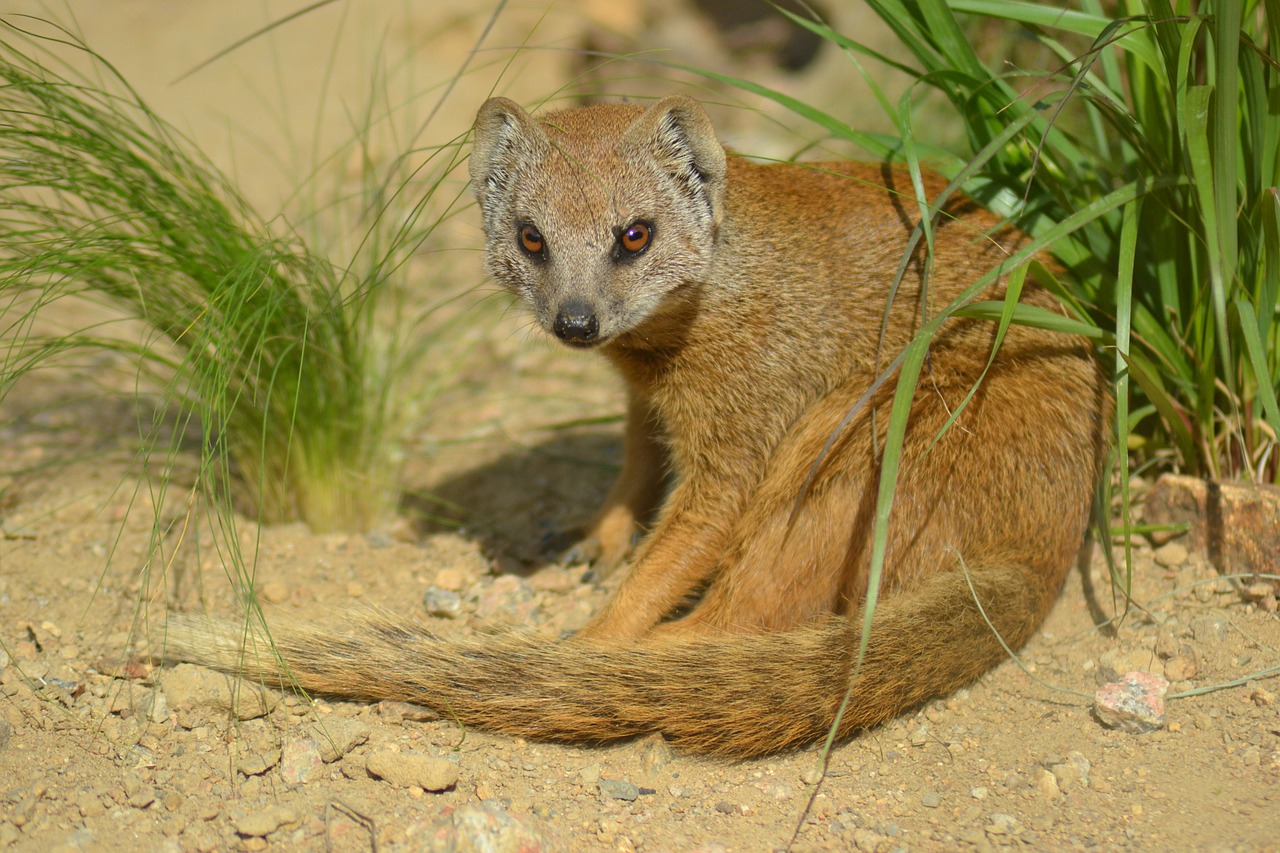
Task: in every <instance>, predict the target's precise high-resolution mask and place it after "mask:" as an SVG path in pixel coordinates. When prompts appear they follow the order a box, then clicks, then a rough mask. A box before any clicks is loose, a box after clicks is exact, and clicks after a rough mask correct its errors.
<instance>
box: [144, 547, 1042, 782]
mask: <svg viewBox="0 0 1280 853" xmlns="http://www.w3.org/2000/svg"><path fill="white" fill-rule="evenodd" d="M969 580H971V581H972V583H973V589H972V590H971V589H970V587H969V582H968V581H966V578H965V576H964V575H963V574H961V573H960V572H958V571H955V572H946V573H944V574H941V575H939V576H936V577H934V578H933V579H931V580H929V581H928V582H926V583H925V585H924V586H923V588H921V589H919V590H917V591H915V592H913V593H906V594H900V595H898V596H895V597H894V598H891V599H889V600H888V601H886V602H883V603H882V604H881V605H880V607H879V608H878V609H877V612H876V615H875V621H874V625H873V627H872V630H871V637H870V640H869V643H868V647H867V653H866V656H865V658H864V660H863V662H862V666H861V668H860V670H859V671H858V672H857V675H856V680H854V679H855V675H854V670H855V665H856V662H857V655H858V647H859V643H860V639H861V629H860V626H859V625H855V624H853V623H852V622H851V621H848V620H834V619H833V620H829V621H828V622H826V623H825V624H822V625H819V626H815V627H806V628H800V629H796V630H793V631H787V632H782V633H773V634H743V635H721V636H715V637H707V638H705V639H699V640H691V641H687V642H675V641H666V642H662V643H657V642H654V643H640V644H636V645H627V646H620V647H613V646H601V645H594V644H589V643H586V642H578V641H572V640H570V641H561V642H551V641H547V640H545V639H543V638H540V637H537V636H535V635H532V634H528V633H517V632H511V633H504V634H494V635H487V636H478V637H475V638H471V639H466V640H461V641H459V640H453V639H450V640H442V639H440V638H438V637H436V636H435V635H433V634H431V633H430V632H429V631H427V630H426V629H425V628H423V627H420V626H416V625H406V624H402V623H399V622H397V621H393V620H392V619H391V618H390V617H387V616H384V615H379V614H359V615H355V616H353V617H352V618H351V619H350V620H348V621H347V622H346V624H343V625H342V626H340V627H341V631H333V630H326V629H323V628H317V627H315V626H311V625H306V624H302V623H291V622H281V621H277V620H274V619H273V620H272V621H271V635H272V641H273V643H274V644H275V648H276V651H277V652H278V653H279V656H280V658H282V659H283V660H284V661H285V662H286V665H287V668H288V674H289V681H288V682H286V683H291V684H296V685H297V686H300V687H302V688H303V689H305V690H307V691H309V692H312V693H315V694H317V695H327V696H337V697H345V698H350V699H361V700H373V701H377V700H383V699H391V700H399V701H407V702H414V703H417V704H420V705H424V706H426V707H429V708H431V709H434V710H436V711H437V712H439V713H441V714H442V715H445V716H448V717H452V718H455V719H457V720H459V721H460V722H462V723H463V724H465V725H468V726H473V727H476V728H479V729H483V730H485V731H492V732H503V733H507V734H513V735H519V736H522V737H526V738H529V739H534V740H543V741H570V742H604V741H610V740H616V739H619V738H627V737H632V736H635V735H641V734H646V733H649V732H662V733H663V734H664V735H666V736H667V738H668V739H670V740H671V741H672V742H673V743H674V744H675V745H676V746H677V747H678V748H682V749H685V750H688V751H692V752H702V753H714V754H720V755H725V756H733V757H750V756H756V755H763V754H767V753H772V752H777V751H780V750H785V749H788V748H792V747H797V746H801V745H804V744H808V743H812V742H814V741H816V740H818V739H820V738H822V737H825V736H826V734H827V732H828V731H829V729H830V728H831V725H832V723H833V721H834V719H835V716H836V711H837V709H838V707H839V705H840V703H841V700H842V699H843V697H844V695H845V692H846V691H847V690H848V688H849V685H850V683H851V681H853V698H852V701H851V702H850V704H849V708H848V710H847V712H846V714H845V716H844V718H843V720H842V721H841V725H840V731H839V734H840V736H841V737H846V736H848V735H850V734H852V733H853V732H855V731H857V730H859V729H862V728H865V727H868V726H872V725H875V724H877V723H879V722H881V721H883V720H885V719H887V718H889V717H892V716H894V715H895V714H897V713H899V712H901V711H902V710H903V709H905V708H908V707H911V706H912V705H915V704H918V703H920V702H923V701H924V700H926V699H929V698H931V697H934V696H938V695H941V694H944V693H947V692H949V691H951V690H954V689H955V688H957V687H959V686H962V685H963V684H966V683H968V682H970V681H972V680H973V679H975V678H976V677H978V676H979V675H980V674H982V673H983V672H984V671H985V670H987V669H988V668H990V667H991V666H992V665H994V664H995V663H997V662H999V661H1000V660H1001V658H1002V657H1003V656H1004V655H1005V652H1004V650H1003V647H1002V646H1001V644H1000V642H999V640H998V639H997V638H996V636H995V634H994V633H993V630H992V629H993V628H994V629H995V631H998V632H999V633H1000V636H1001V637H1003V638H1004V640H1005V642H1006V643H1008V644H1009V646H1010V647H1015V648H1016V647H1017V646H1019V645H1021V644H1022V643H1023V642H1024V641H1025V640H1026V639H1027V637H1028V636H1030V634H1031V633H1032V632H1033V631H1034V630H1035V629H1036V627H1037V626H1038V624H1039V622H1040V620H1041V618H1042V617H1043V615H1044V612H1045V611H1046V610H1047V609H1048V607H1049V605H1050V604H1051V602H1052V593H1053V591H1054V590H1046V589H1045V584H1044V580H1043V579H1038V578H1034V577H1033V576H1032V574H1031V573H1030V572H1028V571H1027V570H1026V569H1025V568H1006V567H982V568H973V567H971V568H970V572H969ZM975 593H976V596H977V599H978V600H979V601H981V602H982V605H983V610H984V611H985V613H986V618H985V619H984V617H983V615H982V612H981V611H979V608H978V607H977V606H976V604H975ZM987 619H989V620H990V623H991V624H990V625H989V624H988V623H987ZM243 638H244V633H243V631H242V630H241V628H240V626H232V625H221V626H220V625H216V624H213V625H211V623H210V622H208V621H207V620H204V619H200V618H195V617H178V618H175V619H171V620H170V624H169V630H168V634H167V637H166V648H165V657H166V658H169V659H171V660H185V661H189V662H192V663H198V664H203V665H206V666H211V667H214V668H216V669H220V670H223V671H225V672H229V673H235V674H240V675H243V676H244V677H246V678H252V679H256V680H264V681H266V682H267V683H272V682H275V683H281V682H282V681H283V680H284V679H283V677H282V676H281V671H280V668H279V666H278V664H277V662H276V658H275V656H274V655H272V654H270V653H268V654H259V655H257V656H255V655H254V654H253V653H252V652H249V653H246V651H245V648H244V643H243Z"/></svg>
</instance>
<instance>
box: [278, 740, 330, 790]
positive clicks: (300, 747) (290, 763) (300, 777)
mask: <svg viewBox="0 0 1280 853" xmlns="http://www.w3.org/2000/svg"><path fill="white" fill-rule="evenodd" d="M322 750H323V747H322V745H321V744H320V741H318V740H316V739H315V738H310V737H294V738H289V739H288V740H286V741H285V742H284V748H283V749H281V750H280V778H281V779H282V780H283V781H284V783H285V784H286V785H301V784H302V783H304V782H306V781H307V780H309V779H311V778H312V777H313V776H314V775H315V774H316V772H317V771H319V770H320V768H321V767H323V766H324V760H323V759H322V758H321V757H320V756H321V752H322Z"/></svg>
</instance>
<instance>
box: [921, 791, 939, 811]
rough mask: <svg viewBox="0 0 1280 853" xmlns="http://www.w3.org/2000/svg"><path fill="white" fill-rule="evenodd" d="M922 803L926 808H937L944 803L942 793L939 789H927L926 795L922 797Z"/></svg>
mask: <svg viewBox="0 0 1280 853" xmlns="http://www.w3.org/2000/svg"><path fill="white" fill-rule="evenodd" d="M920 805H922V806H924V807H925V808H926V809H936V808H937V807H938V806H940V805H942V795H941V794H939V793H938V792H937V791H926V792H925V795H924V796H923V797H921V798H920Z"/></svg>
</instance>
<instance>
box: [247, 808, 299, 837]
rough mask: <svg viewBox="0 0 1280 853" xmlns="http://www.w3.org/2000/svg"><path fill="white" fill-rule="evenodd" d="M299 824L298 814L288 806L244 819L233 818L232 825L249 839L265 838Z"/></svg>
mask: <svg viewBox="0 0 1280 853" xmlns="http://www.w3.org/2000/svg"><path fill="white" fill-rule="evenodd" d="M297 822H298V813H297V812H295V811H294V810H293V809H291V808H287V807H286V806H272V807H271V808H269V809H265V810H263V811H260V812H253V813H251V814H247V815H244V816H242V817H235V816H233V817H232V819H231V823H232V825H233V826H235V828H236V832H238V833H239V834H240V835H243V836H247V837H249V838H263V837H265V836H267V835H270V834H271V833H273V832H275V831H276V830H277V829H279V828H280V827H282V826H288V825H289V824H294V823H297Z"/></svg>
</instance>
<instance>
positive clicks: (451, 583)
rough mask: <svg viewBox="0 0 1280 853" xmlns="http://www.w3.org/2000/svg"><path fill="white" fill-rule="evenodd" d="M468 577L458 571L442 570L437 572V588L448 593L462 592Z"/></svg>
mask: <svg viewBox="0 0 1280 853" xmlns="http://www.w3.org/2000/svg"><path fill="white" fill-rule="evenodd" d="M466 579H467V578H466V575H464V574H463V573H462V572H460V571H458V570H457V569H441V570H440V571H438V572H436V586H438V587H440V589H443V590H445V591H446V592H461V591H462V585H463V584H464V583H465V582H466Z"/></svg>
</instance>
